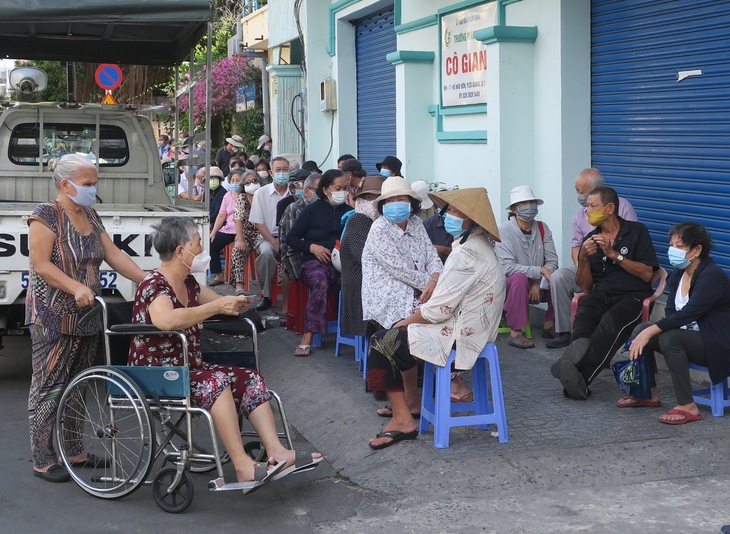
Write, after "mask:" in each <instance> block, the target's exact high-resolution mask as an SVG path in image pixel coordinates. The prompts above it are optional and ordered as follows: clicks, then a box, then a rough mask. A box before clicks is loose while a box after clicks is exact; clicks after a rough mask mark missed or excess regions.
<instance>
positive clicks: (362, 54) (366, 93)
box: [355, 7, 397, 174]
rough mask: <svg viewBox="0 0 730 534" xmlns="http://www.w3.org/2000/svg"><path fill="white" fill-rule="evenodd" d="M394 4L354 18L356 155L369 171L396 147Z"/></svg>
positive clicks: (372, 170)
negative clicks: (392, 61) (392, 54)
mask: <svg viewBox="0 0 730 534" xmlns="http://www.w3.org/2000/svg"><path fill="white" fill-rule="evenodd" d="M396 48H397V46H396V37H395V29H394V24H393V8H392V7H390V8H388V9H385V10H383V11H379V12H377V13H374V14H372V15H369V16H367V17H364V18H362V19H359V20H357V21H355V57H356V62H357V157H358V159H359V160H360V162H361V163H362V166H363V167H364V169H365V171H366V172H367V173H368V174H374V173H376V172H377V171H376V169H375V164H376V163H379V162H380V161H382V160H383V158H384V157H385V156H388V155H392V156H395V155H396V153H395V152H396V150H395V148H396V147H395V143H396V141H395V67H394V66H393V65H391V64H390V63H388V62H387V61H386V60H385V56H386V54H388V53H390V52H395V50H396Z"/></svg>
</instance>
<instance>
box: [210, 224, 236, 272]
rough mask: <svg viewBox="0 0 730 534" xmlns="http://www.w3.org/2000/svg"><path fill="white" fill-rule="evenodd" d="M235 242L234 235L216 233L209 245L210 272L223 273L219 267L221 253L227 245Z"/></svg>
mask: <svg viewBox="0 0 730 534" xmlns="http://www.w3.org/2000/svg"><path fill="white" fill-rule="evenodd" d="M235 240H236V235H235V234H224V233H223V232H221V231H218V232H216V234H215V237H214V238H213V241H212V242H211V243H210V272H211V273H213V274H218V273H222V272H223V268H222V267H221V252H222V251H223V249H224V248H226V247H227V246H228V245H230V244H231V243H233V242H234V241H235Z"/></svg>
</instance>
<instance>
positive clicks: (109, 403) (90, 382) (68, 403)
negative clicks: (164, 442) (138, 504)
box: [56, 367, 155, 499]
mask: <svg viewBox="0 0 730 534" xmlns="http://www.w3.org/2000/svg"><path fill="white" fill-rule="evenodd" d="M154 445H155V444H154V433H153V428H152V423H151V418H150V409H149V406H148V405H147V401H146V400H145V397H144V395H143V394H142V392H141V391H140V389H139V388H138V387H137V385H136V384H135V383H134V382H133V381H131V380H130V379H129V378H128V377H127V375H125V374H124V373H123V372H122V371H119V370H117V369H115V368H113V367H92V368H90V369H87V370H85V371H82V372H81V373H79V374H78V375H76V377H75V378H74V379H73V380H72V381H71V383H70V384H69V385H68V387H67V388H66V390H65V391H64V392H63V395H62V396H61V400H60V401H59V407H58V415H57V417H56V446H57V450H58V453H59V456H60V457H61V460H62V461H63V464H64V466H65V467H66V469H67V470H68V472H69V474H70V475H71V478H73V480H74V481H75V482H76V483H77V484H78V485H79V486H81V488H82V489H83V490H84V491H86V492H87V493H90V494H91V495H94V496H95V497H102V498H106V499H115V498H118V497H123V496H124V495H128V494H130V493H132V492H133V491H135V490H136V489H137V488H138V487H139V486H141V485H142V484H143V483H144V481H145V478H146V477H147V473H148V472H149V469H150V467H151V464H152V457H153V453H154ZM83 451H86V452H87V453H89V454H90V455H93V457H94V458H95V459H96V462H95V465H78V464H77V465H73V464H72V463H71V461H70V460H69V458H71V457H73V456H76V455H78V454H80V453H81V452H83Z"/></svg>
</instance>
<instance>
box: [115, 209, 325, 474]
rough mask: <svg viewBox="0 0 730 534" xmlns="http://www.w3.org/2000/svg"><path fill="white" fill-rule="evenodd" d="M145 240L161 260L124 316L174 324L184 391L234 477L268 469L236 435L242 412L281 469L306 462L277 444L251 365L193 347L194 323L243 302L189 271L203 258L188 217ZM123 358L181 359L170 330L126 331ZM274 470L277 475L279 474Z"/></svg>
mask: <svg viewBox="0 0 730 534" xmlns="http://www.w3.org/2000/svg"><path fill="white" fill-rule="evenodd" d="M154 228H155V234H154V235H153V236H152V244H153V246H154V247H155V250H156V251H157V253H158V254H159V255H160V260H161V262H162V265H161V266H160V267H159V268H158V269H157V270H155V271H152V272H151V273H149V274H148V275H147V276H146V277H145V279H144V280H143V281H142V283H141V284H140V285H139V288H137V294H136V295H135V298H134V309H133V310H132V322H134V323H143V324H153V325H155V326H156V327H157V328H159V329H160V330H182V331H183V332H184V333H185V335H186V336H187V339H188V349H189V362H188V365H189V366H190V394H191V397H192V402H193V404H194V405H195V406H198V407H200V408H204V409H206V410H209V411H210V415H211V416H212V417H213V422H214V423H215V428H216V431H217V432H218V435H219V436H220V438H221V440H222V441H223V444H224V445H225V447H226V451H227V452H228V454H229V456H230V457H231V461H232V462H233V465H234V467H235V469H236V476H237V477H238V481H239V482H250V485H248V486H246V487H245V488H244V489H253V488H254V487H256V486H258V485H260V484H262V483H263V482H264V480H263V479H264V478H266V479H267V480H268V475H273V474H274V473H273V470H272V469H270V467H271V466H270V465H267V464H266V463H261V464H256V463H255V462H254V461H253V460H252V459H251V458H249V457H248V455H247V454H246V452H245V451H244V449H243V443H242V441H241V429H240V426H239V424H238V416H239V414H240V415H243V416H245V417H247V418H248V420H249V421H250V423H251V425H252V426H253V427H254V429H255V430H256V432H257V433H258V434H259V437H260V438H261V442H262V443H263V444H264V447H265V449H266V452H267V454H268V457H269V462H270V464H275V463H276V464H277V469H278V470H279V471H281V468H282V465H281V464H282V462H284V463H285V464H284V465H285V466H286V469H287V470H288V471H283V472H282V473H283V474H289V473H292V472H294V471H296V470H297V469H298V468H302V467H304V468H307V467H313V466H314V465H316V464H317V463H319V462H320V461H321V455H319V454H316V455H311V456H310V455H306V458H304V462H303V464H304V465H301V463H300V465H299V466H297V465H296V464H297V463H298V462H301V459H299V460H298V459H297V456H296V453H295V452H294V451H291V450H288V449H286V448H284V447H283V446H282V444H281V442H280V441H279V437H278V435H277V433H276V425H275V423H274V417H273V414H272V412H271V406H270V403H269V401H270V399H271V393H269V391H268V389H267V388H266V384H265V383H264V379H263V377H262V376H261V375H260V374H259V373H258V372H257V371H255V370H253V369H245V368H243V367H229V366H222V365H216V364H212V363H207V362H205V361H203V356H202V353H201V351H200V331H201V324H200V323H202V322H203V321H204V320H205V319H208V318H210V317H212V316H214V315H218V314H223V315H238V314H239V313H240V312H243V311H246V310H247V309H249V308H250V307H251V304H252V302H253V301H252V299H251V298H249V297H245V296H235V297H233V296H229V297H223V296H220V295H218V294H217V293H215V292H214V291H212V290H211V289H208V288H207V287H202V288H201V287H200V285H199V284H198V282H197V281H196V280H195V277H194V276H192V273H196V272H203V271H205V268H206V267H207V265H208V257H207V254H205V253H204V252H203V247H202V245H201V239H200V234H199V233H198V231H197V225H196V224H195V221H193V219H190V218H182V217H165V218H163V219H162V220H161V221H160V223H159V224H158V225H156V226H155V227H154ZM129 364H130V365H145V366H151V365H162V366H165V365H174V366H179V365H184V364H185V363H184V360H183V356H182V346H181V343H180V340H179V338H177V337H176V336H152V335H138V336H134V337H133V338H132V341H131V342H130V351H129ZM283 474H282V475H280V476H283Z"/></svg>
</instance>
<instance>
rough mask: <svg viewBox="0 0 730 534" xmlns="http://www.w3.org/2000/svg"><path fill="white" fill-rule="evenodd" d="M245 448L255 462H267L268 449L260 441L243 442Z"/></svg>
mask: <svg viewBox="0 0 730 534" xmlns="http://www.w3.org/2000/svg"><path fill="white" fill-rule="evenodd" d="M243 450H244V451H245V452H246V454H248V455H249V457H251V459H252V460H253V461H254V462H265V461H266V460H268V458H269V457H268V455H267V454H266V449H265V448H264V445H263V443H261V442H260V441H249V442H248V443H244V444H243Z"/></svg>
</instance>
